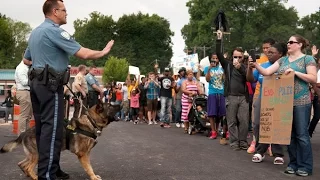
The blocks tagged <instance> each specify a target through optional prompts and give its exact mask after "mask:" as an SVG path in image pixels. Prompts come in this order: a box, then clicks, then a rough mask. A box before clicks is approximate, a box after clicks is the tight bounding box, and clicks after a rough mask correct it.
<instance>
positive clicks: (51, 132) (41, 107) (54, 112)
mask: <svg viewBox="0 0 320 180" xmlns="http://www.w3.org/2000/svg"><path fill="white" fill-rule="evenodd" d="M30 85H31V86H30V88H31V89H30V90H31V91H30V92H31V101H32V107H33V113H34V118H35V122H36V140H37V147H38V153H39V159H38V180H42V179H43V180H44V179H46V180H47V179H50V180H52V179H56V172H57V170H58V168H59V160H60V152H61V147H62V134H63V118H64V104H63V103H64V100H63V86H59V87H58V89H57V91H56V92H53V91H50V90H49V89H48V88H47V87H46V85H43V84H40V83H39V81H38V80H37V78H35V79H33V80H32V81H31V84H30Z"/></svg>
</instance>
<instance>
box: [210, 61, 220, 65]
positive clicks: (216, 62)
mask: <svg viewBox="0 0 320 180" xmlns="http://www.w3.org/2000/svg"><path fill="white" fill-rule="evenodd" d="M210 63H215V64H218V63H219V62H218V61H210Z"/></svg>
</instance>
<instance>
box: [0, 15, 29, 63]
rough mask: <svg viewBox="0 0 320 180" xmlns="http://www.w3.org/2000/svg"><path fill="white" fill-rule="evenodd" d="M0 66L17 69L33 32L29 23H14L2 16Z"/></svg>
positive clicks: (0, 16) (0, 25) (0, 23)
mask: <svg viewBox="0 0 320 180" xmlns="http://www.w3.org/2000/svg"><path fill="white" fill-rule="evenodd" d="M0 29H1V31H0V59H1V61H0V66H1V68H15V67H16V66H17V64H19V62H20V61H21V60H22V53H23V52H24V50H25V49H26V48H27V36H28V35H29V34H30V32H31V27H30V25H29V24H28V23H24V22H21V21H14V20H12V19H10V18H8V17H6V16H5V15H2V14H0Z"/></svg>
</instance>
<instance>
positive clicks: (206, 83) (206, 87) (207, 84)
mask: <svg viewBox="0 0 320 180" xmlns="http://www.w3.org/2000/svg"><path fill="white" fill-rule="evenodd" d="M200 82H201V83H202V84H203V85H204V94H205V95H207V96H208V95H209V83H208V82H207V80H206V77H205V76H200Z"/></svg>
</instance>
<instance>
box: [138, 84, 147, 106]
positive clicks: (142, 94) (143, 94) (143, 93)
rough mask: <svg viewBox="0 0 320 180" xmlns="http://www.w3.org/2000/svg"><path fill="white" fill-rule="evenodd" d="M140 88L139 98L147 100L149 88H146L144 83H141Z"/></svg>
mask: <svg viewBox="0 0 320 180" xmlns="http://www.w3.org/2000/svg"><path fill="white" fill-rule="evenodd" d="M138 88H139V90H140V98H139V100H140V101H145V102H147V90H146V89H144V84H139V86H138Z"/></svg>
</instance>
